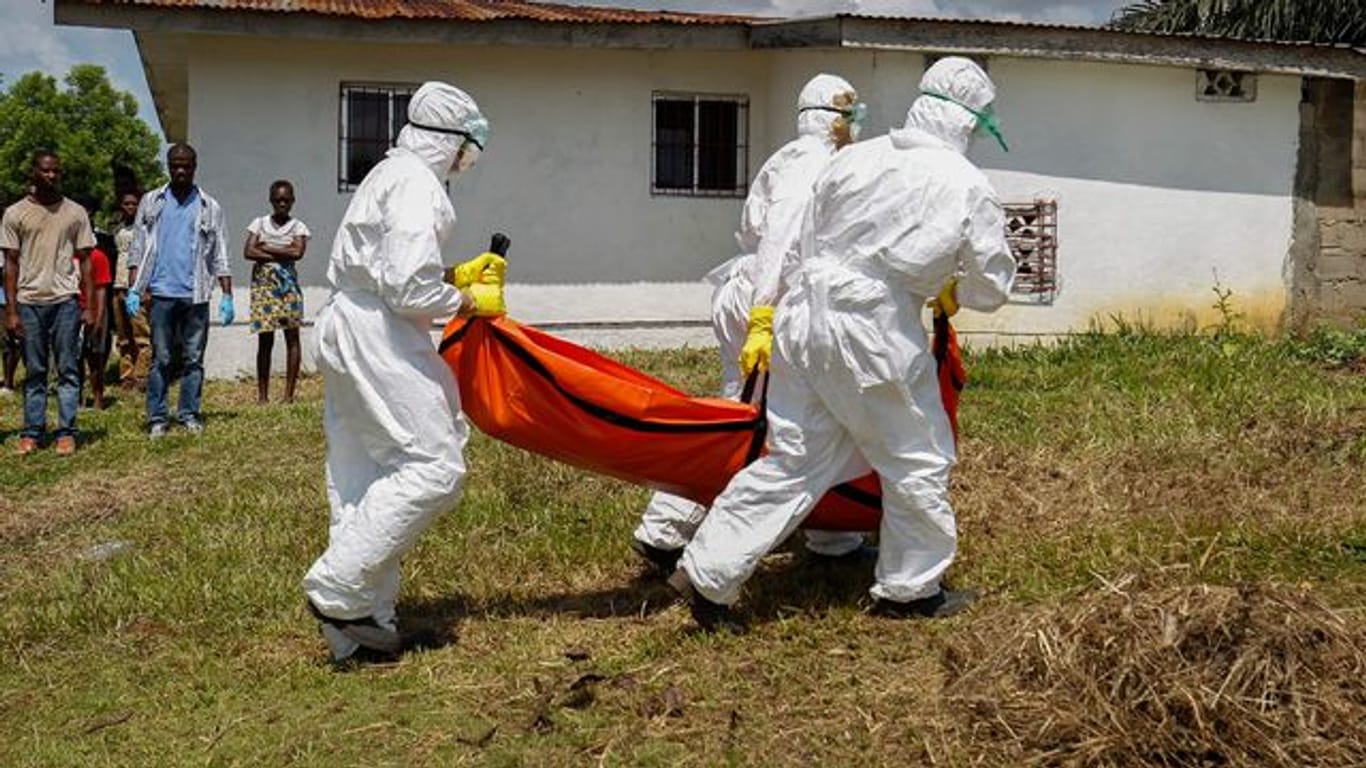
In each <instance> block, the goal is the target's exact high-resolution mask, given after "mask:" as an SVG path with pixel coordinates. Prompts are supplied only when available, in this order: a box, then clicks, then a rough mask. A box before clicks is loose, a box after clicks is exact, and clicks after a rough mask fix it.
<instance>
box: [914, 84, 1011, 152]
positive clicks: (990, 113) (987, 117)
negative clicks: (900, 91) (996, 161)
mask: <svg viewBox="0 0 1366 768" xmlns="http://www.w3.org/2000/svg"><path fill="white" fill-rule="evenodd" d="M921 93H923V94H924V95H926V96H929V97H930V98H932V99H939V100H940V101H947V102H948V103H950V104H954V105H956V106H959V107H961V108H963V109H966V110H967V111H968V112H969V113H971V114H972V116H973V117H975V118H977V124H976V125H975V126H973V130H972V132H973V133H974V134H975V135H977V136H991V137H993V138H995V139H996V143H997V144H1000V145H1001V150H1002V151H1004V152H1009V151H1010V147H1008V146H1006V139H1005V137H1004V136H1002V135H1001V126H1000V124H999V123H998V122H996V110H994V109H993V108H992V106H991V105H990V104H988V105H987V106H986V107H984V108H983V109H982V110H980V111H979V110H976V109H973V108H972V107H969V106H968V105H966V104H964V103H962V102H960V101H956V100H954V99H951V98H949V97H948V96H945V95H943V94H942V93H934V92H932V91H921Z"/></svg>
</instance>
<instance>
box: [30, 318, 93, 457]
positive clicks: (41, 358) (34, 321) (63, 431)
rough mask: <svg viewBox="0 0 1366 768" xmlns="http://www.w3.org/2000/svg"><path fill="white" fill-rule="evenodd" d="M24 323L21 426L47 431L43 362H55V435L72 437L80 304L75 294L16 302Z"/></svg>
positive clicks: (36, 433)
mask: <svg viewBox="0 0 1366 768" xmlns="http://www.w3.org/2000/svg"><path fill="white" fill-rule="evenodd" d="M19 319H20V320H22V321H23V323H24V370H25V371H26V372H27V374H26V375H25V376H24V429H23V432H21V433H20V434H22V436H24V437H31V438H33V439H35V440H37V439H41V438H42V436H43V432H45V431H47V363H48V357H49V355H51V357H53V358H55V359H56V363H57V437H67V436H70V437H75V435H76V407H77V406H79V405H80V402H81V335H80V331H81V308H80V305H79V304H77V303H76V299H75V298H70V299H67V300H66V301H61V302H58V303H56V304H20V305H19Z"/></svg>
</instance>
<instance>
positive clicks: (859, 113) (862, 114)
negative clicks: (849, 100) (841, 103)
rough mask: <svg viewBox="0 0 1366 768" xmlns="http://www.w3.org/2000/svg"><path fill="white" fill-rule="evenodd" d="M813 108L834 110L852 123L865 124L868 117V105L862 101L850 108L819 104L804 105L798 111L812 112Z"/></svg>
mask: <svg viewBox="0 0 1366 768" xmlns="http://www.w3.org/2000/svg"><path fill="white" fill-rule="evenodd" d="M812 110H816V111H817V112H834V113H835V114H837V115H843V116H844V119H845V120H848V121H849V124H850V125H863V121H864V119H865V118H867V117H868V105H867V104H864V103H863V102H861V101H860V102H858V103H857V104H855V105H854V106H852V107H849V108H848V109H841V108H840V107H826V106H819V107H802V108H801V109H799V110H797V111H798V112H810V111H812Z"/></svg>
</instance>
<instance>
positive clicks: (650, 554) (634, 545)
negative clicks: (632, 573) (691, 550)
mask: <svg viewBox="0 0 1366 768" xmlns="http://www.w3.org/2000/svg"><path fill="white" fill-rule="evenodd" d="M631 550H632V551H634V552H635V553H636V554H637V555H640V557H641V559H643V560H644V561H645V562H646V564H647V565H648V566H649V568H650V570H651V571H652V572H654V573H655V574H656V575H658V576H659V578H661V579H667V578H669V576H670V575H672V574H673V572H674V570H676V569H677V568H678V559H679V558H680V557H682V556H683V550H681V549H661V548H660V547H656V546H653V545H650V544H646V543H645V542H643V541H641V540H640V539H631Z"/></svg>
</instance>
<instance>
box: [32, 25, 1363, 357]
mask: <svg viewBox="0 0 1366 768" xmlns="http://www.w3.org/2000/svg"><path fill="white" fill-rule="evenodd" d="M56 18H57V20H58V22H59V23H62V24H70V25H86V26H101V27H117V28H126V29H131V30H132V31H133V33H134V35H135V37H136V39H137V44H138V47H139V50H140V52H141V55H142V59H143V62H144V66H145V69H146V73H147V77H148V80H149V83H150V84H151V88H152V92H153V94H154V97H155V99H156V106H157V111H158V113H159V115H160V116H161V119H162V123H163V126H164V127H165V128H166V131H167V133H168V138H170V139H171V140H175V141H180V140H185V141H189V142H190V143H191V144H193V145H194V146H195V147H196V148H197V149H198V151H199V158H200V170H199V179H200V181H201V183H202V184H203V185H204V186H205V188H207V189H209V190H210V191H211V192H213V193H215V194H216V195H217V196H218V197H219V199H220V200H221V201H222V202H223V204H224V206H225V209H226V210H227V212H228V216H229V219H230V221H231V222H232V223H233V225H234V226H235V227H238V228H240V227H244V226H245V225H246V223H247V222H248V221H249V220H250V219H251V218H252V217H254V216H257V215H261V214H262V213H265V212H266V211H267V203H266V190H267V186H268V185H269V183H270V182H271V181H272V180H274V179H276V178H286V179H290V180H292V181H293V182H294V184H295V187H296V191H297V196H298V200H299V203H298V206H297V208H296V213H297V214H298V215H299V216H300V217H301V218H303V219H304V220H305V221H307V222H308V224H309V225H310V226H311V227H312V229H313V231H314V233H315V235H316V237H315V243H314V245H313V246H312V249H311V253H310V255H309V257H308V258H307V259H306V260H305V261H304V263H303V264H302V266H301V273H302V277H303V280H304V282H305V284H306V285H308V286H310V287H311V289H310V292H309V296H308V299H307V301H308V306H309V307H310V308H312V309H316V308H317V307H318V306H319V305H320V304H321V302H322V299H323V295H324V294H323V290H324V289H323V288H321V283H322V276H323V266H324V261H325V257H326V253H327V249H328V247H329V245H330V240H331V233H332V232H333V231H334V230H335V227H336V225H337V222H338V220H339V219H340V217H341V214H342V212H343V211H344V209H345V206H346V204H347V202H348V200H349V197H350V193H349V190H350V189H351V188H352V186H353V185H354V183H355V182H357V181H359V179H360V177H361V176H363V174H364V172H365V171H366V170H367V169H368V167H369V165H370V164H371V163H373V162H374V160H375V158H377V157H378V156H379V155H380V154H382V150H383V148H384V147H385V146H387V144H388V142H389V141H390V140H391V139H392V137H393V135H394V134H395V133H396V131H397V129H398V128H399V127H400V126H401V125H402V113H403V105H404V103H405V98H406V95H407V94H408V93H410V92H411V90H412V89H413V88H414V87H415V86H416V84H418V83H421V82H422V81H423V80H427V79H446V80H449V81H451V82H454V83H457V84H459V85H460V86H461V87H463V88H465V89H466V90H468V91H469V92H470V93H471V94H472V95H473V96H474V97H475V98H476V99H477V100H478V101H479V103H480V105H481V107H482V108H483V109H484V110H485V112H486V114H487V115H488V117H489V119H490V120H491V122H492V125H493V133H492V140H491V143H490V146H489V148H488V151H487V152H486V153H485V155H484V157H483V158H482V160H481V162H480V165H479V166H478V168H477V169H476V170H475V171H474V172H473V173H471V174H469V176H468V177H466V178H462V179H460V180H459V181H457V182H452V185H451V194H452V196H453V198H454V200H455V203H456V210H457V212H458V214H459V216H460V222H461V223H460V225H459V226H458V233H459V234H458V237H457V238H456V240H455V242H454V243H453V244H452V246H451V249H450V252H449V253H448V254H447V258H448V260H449V261H452V262H453V261H455V260H457V259H459V258H462V257H468V256H470V255H473V254H475V253H477V252H478V251H480V250H481V249H482V248H483V247H484V246H485V244H486V243H487V242H488V238H489V235H490V234H491V233H493V232H495V231H502V232H506V233H508V234H509V235H510V236H511V238H512V244H513V245H512V252H511V256H510V265H511V267H510V273H509V277H510V279H512V280H513V281H514V283H515V284H514V285H512V286H511V287H510V288H509V305H510V307H511V310H512V314H513V315H514V316H515V317H518V318H519V319H522V320H527V321H532V322H537V323H542V324H546V325H549V326H551V327H552V328H558V329H559V330H561V331H562V332H565V333H568V334H570V335H577V337H579V338H582V339H586V340H588V341H590V342H593V341H597V342H602V343H610V342H613V341H618V342H619V341H623V340H624V341H626V342H629V343H646V344H648V343H650V342H651V340H652V339H655V340H667V341H670V342H677V341H679V340H685V341H691V342H695V343H708V342H709V341H710V332H709V331H708V330H707V328H706V324H705V318H706V317H707V299H708V296H709V289H708V288H707V287H706V286H705V285H703V284H702V283H701V282H700V278H701V276H702V275H703V274H705V273H706V272H707V271H708V270H709V269H710V268H711V267H712V266H714V265H716V264H717V263H719V262H721V261H722V260H724V259H726V258H729V257H730V256H731V255H733V251H734V241H733V232H734V230H735V227H736V224H737V221H738V218H739V208H740V203H741V201H742V199H743V196H744V194H745V192H746V186H747V183H748V181H749V179H750V178H751V177H752V175H753V174H754V173H755V172H756V171H757V170H758V168H759V166H760V165H761V164H762V162H763V160H764V159H765V158H766V157H767V155H768V154H769V153H770V152H771V151H773V150H774V149H776V148H777V147H779V146H780V145H781V144H783V143H784V142H785V141H787V140H789V139H790V138H791V137H792V135H793V132H794V130H795V115H794V108H793V104H794V101H795V97H796V93H797V91H798V89H799V87H800V86H801V84H802V83H803V82H804V81H805V80H806V79H807V78H808V77H810V76H811V75H813V74H815V73H816V72H819V71H828V72H834V73H838V74H841V75H843V76H845V77H847V78H848V79H849V80H850V81H851V82H853V83H854V85H855V86H856V87H857V88H858V89H859V94H860V96H861V98H862V99H863V100H864V101H866V102H867V103H868V104H869V107H870V111H869V116H870V125H869V126H868V131H867V133H866V134H865V135H876V134H878V133H881V132H883V131H886V130H887V129H888V128H889V127H893V126H896V125H899V124H900V122H901V119H902V117H903V115H904V113H905V110H906V108H907V106H908V105H909V104H910V102H911V101H912V99H913V98H914V97H915V95H916V92H917V91H916V85H917V82H918V80H919V78H920V75H921V73H922V72H923V71H924V69H925V67H926V65H927V62H930V61H932V60H933V57H935V56H939V55H943V54H948V53H954V54H965V55H971V56H974V57H976V58H978V59H979V60H980V61H983V62H984V63H985V64H986V65H987V67H988V69H989V71H990V73H991V75H992V77H993V79H994V80H995V81H996V83H997V85H998V88H999V98H998V101H997V110H998V113H999V114H1000V115H1001V118H1002V123H1003V128H1004V131H1005V134H1006V137H1007V139H1008V140H1009V142H1010V147H1011V151H1010V153H1009V154H1005V153H1002V152H1001V150H1000V149H999V148H998V147H996V146H995V144H994V143H988V142H980V143H979V144H978V146H976V147H975V148H974V149H973V150H972V157H973V160H974V161H975V162H977V163H978V164H979V165H980V166H982V167H983V168H984V169H986V170H987V172H988V175H989V176H990V177H991V179H992V180H993V182H994V183H995V184H996V185H997V188H998V189H999V191H1000V193H1001V195H1002V198H1003V199H1004V201H1006V202H1007V203H1008V204H1011V205H1012V210H1013V211H1015V212H1016V213H1017V214H1018V216H1017V217H1016V218H1015V220H1014V221H1015V224H1016V225H1017V229H1016V231H1015V232H1014V234H1015V235H1017V236H1018V239H1017V242H1018V243H1019V244H1020V246H1021V251H1020V255H1021V257H1022V258H1021V264H1022V266H1021V269H1022V274H1021V280H1020V281H1019V283H1020V290H1021V293H1019V295H1018V296H1017V300H1016V301H1015V302H1013V303H1012V305H1011V306H1009V307H1008V308H1007V309H1006V310H1005V311H1002V312H1000V313H997V314H995V315H991V316H983V315H972V314H971V313H968V312H965V313H963V315H960V323H959V325H960V327H961V328H962V329H963V331H964V332H965V333H966V334H968V335H969V338H971V334H975V333H981V334H990V335H1002V334H1004V335H1026V336H1029V335H1040V336H1051V335H1056V334H1061V333H1067V332H1070V331H1075V330H1080V329H1085V328H1086V327H1087V326H1088V324H1090V323H1091V322H1092V321H1093V320H1095V319H1098V318H1100V319H1104V318H1108V317H1111V316H1124V317H1126V318H1129V319H1132V320H1142V321H1145V322H1150V323H1154V324H1157V325H1189V324H1196V325H1203V324H1206V323H1209V322H1212V321H1213V317H1212V312H1213V310H1212V304H1213V303H1214V299H1215V294H1214V292H1213V288H1214V287H1215V285H1216V281H1217V283H1218V284H1219V285H1220V286H1222V287H1223V288H1225V289H1228V290H1231V291H1232V292H1233V294H1232V297H1233V301H1234V303H1235V308H1236V309H1237V310H1238V311H1240V312H1242V313H1244V315H1245V316H1246V317H1247V319H1248V320H1249V321H1250V322H1252V323H1254V324H1256V325H1257V326H1259V327H1262V328H1267V329H1275V328H1279V327H1285V326H1286V325H1287V324H1288V323H1295V324H1300V323H1303V322H1309V321H1311V320H1313V319H1314V318H1319V317H1326V318H1330V319H1337V320H1351V319H1352V318H1354V317H1355V315H1356V313H1357V312H1358V311H1360V310H1362V309H1366V287H1364V286H1366V263H1364V262H1366V259H1363V258H1362V254H1363V252H1366V225H1363V223H1362V221H1363V219H1366V215H1364V214H1363V211H1366V203H1362V202H1361V201H1362V200H1363V199H1366V133H1364V132H1363V131H1366V129H1363V126H1366V108H1363V107H1359V106H1356V105H1360V104H1363V103H1366V98H1362V97H1363V95H1366V90H1363V89H1362V87H1361V86H1360V85H1359V84H1358V83H1357V81H1358V80H1359V79H1360V78H1362V77H1363V76H1366V55H1363V53H1362V52H1361V51H1357V50H1353V49H1350V48H1343V47H1329V46H1317V45H1299V44H1280V43H1263V44H1259V43H1248V42H1240V41H1234V40H1227V39H1210V38H1197V37H1188V36H1162V35H1148V34H1135V33H1123V32H1116V31H1109V30H1099V29H1089V28H1074V27H1058V26H1046V25H1024V24H1013V23H993V22H980V21H946V20H925V19H897V18H873V17H861V16H856V15H840V16H833V17H828V18H817V19H795V20H759V19H750V18H740V17H729V16H708V15H697V14H679V13H654V12H642V11H623V10H619V9H593V8H581V7H570V6H555V5H549V4H540V3H529V2H509V3H489V2H479V3H474V2H464V1H463V0H435V1H433V2H425V3H403V2H397V1H396V0H348V1H347V2H341V0H288V1H286V0H280V1H279V2H262V1H261V0H56ZM233 247H234V248H235V249H237V248H240V238H239V240H238V241H237V242H236V243H234V245H233ZM236 263H237V265H238V269H237V271H236V275H235V277H236V283H237V284H238V285H240V286H243V287H242V288H241V289H239V296H238V301H239V306H242V307H244V306H245V305H244V304H243V303H242V302H245V301H246V294H245V285H246V283H247V279H248V274H249V271H248V265H247V262H246V261H243V260H238V261H237V262H236ZM239 314H243V313H240V312H239ZM680 329H681V332H680ZM237 334H240V335H241V337H240V339H238V338H235V336H236V335H237ZM623 334H624V335H623ZM213 338H214V342H213V344H214V347H215V349H212V350H211V357H215V358H216V363H215V367H216V369H217V370H218V371H219V372H223V371H225V370H233V369H234V368H238V367H240V368H246V367H247V365H246V364H247V362H248V361H249V360H250V357H249V355H247V354H246V353H245V351H246V349H247V343H248V342H249V341H250V340H249V338H248V337H247V336H246V330H245V329H244V328H242V329H237V328H235V329H232V330H229V331H227V332H217V333H215V335H214V337H213ZM234 345H237V346H241V347H242V350H243V353H242V354H241V355H240V357H239V355H238V354H236V353H235V352H233V351H232V348H233V347H234ZM277 346H278V345H277ZM215 353H217V354H215Z"/></svg>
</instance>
